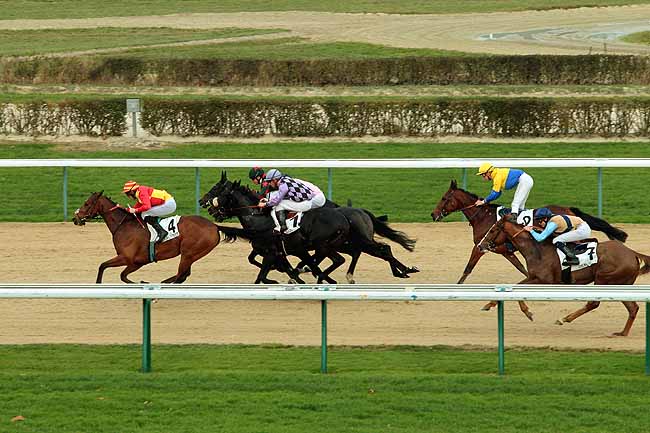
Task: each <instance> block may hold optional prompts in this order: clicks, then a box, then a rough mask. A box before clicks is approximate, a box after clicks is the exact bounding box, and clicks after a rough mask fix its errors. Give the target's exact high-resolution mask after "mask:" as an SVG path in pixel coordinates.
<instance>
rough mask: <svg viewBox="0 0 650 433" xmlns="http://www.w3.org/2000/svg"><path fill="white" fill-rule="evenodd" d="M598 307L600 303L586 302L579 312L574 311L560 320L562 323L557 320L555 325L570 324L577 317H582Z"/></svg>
mask: <svg viewBox="0 0 650 433" xmlns="http://www.w3.org/2000/svg"><path fill="white" fill-rule="evenodd" d="M599 305H600V301H588V302H587V303H586V304H585V306H584V307H582V308H580V309H579V310H576V311H574V312H573V313H571V314H568V315H566V316H564V317H563V318H562V321H560V320H558V321H557V322H556V323H557V324H558V325H561V324H563V323H571V322H573V321H574V320H576V319H577V318H578V317H580V316H582V315H583V314H585V313H588V312H590V311H591V310H595V309H596V308H598V306H599Z"/></svg>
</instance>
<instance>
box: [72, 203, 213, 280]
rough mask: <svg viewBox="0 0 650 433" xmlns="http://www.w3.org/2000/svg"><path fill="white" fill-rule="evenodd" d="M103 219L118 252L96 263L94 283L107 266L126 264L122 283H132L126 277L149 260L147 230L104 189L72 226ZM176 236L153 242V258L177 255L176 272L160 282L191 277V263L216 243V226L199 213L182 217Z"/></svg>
mask: <svg viewBox="0 0 650 433" xmlns="http://www.w3.org/2000/svg"><path fill="white" fill-rule="evenodd" d="M99 217H101V218H103V219H104V222H105V223H106V226H107V227H108V229H109V230H110V232H111V234H112V235H113V245H114V246H115V251H116V252H117V255H116V256H115V257H113V258H112V259H110V260H107V261H105V262H104V263H102V264H100V265H99V270H98V272H97V281H96V282H97V283H101V282H102V276H103V274H104V270H105V269H106V268H113V267H118V266H126V268H125V269H124V270H123V271H122V272H121V273H120V279H121V280H122V281H123V282H125V283H133V281H131V280H129V279H128V278H127V276H128V275H129V274H131V273H132V272H135V271H137V270H138V269H140V268H141V267H142V266H144V265H146V264H147V263H150V260H149V236H150V234H149V230H148V229H147V228H146V227H145V225H144V224H143V223H142V221H141V220H140V219H139V218H138V217H136V216H135V215H134V214H132V213H129V212H128V211H127V210H125V209H124V208H122V207H120V206H119V205H118V204H116V203H115V202H114V201H113V200H111V199H110V198H109V197H107V196H105V195H103V191H101V192H94V193H92V194H91V195H90V197H88V199H87V200H86V202H85V203H84V204H83V206H81V208H79V209H77V210H76V211H75V213H74V217H73V222H74V223H75V225H84V224H85V223H86V220H87V219H92V218H99ZM178 231H179V236H178V237H176V238H174V239H171V240H168V241H165V242H163V243H160V244H156V245H155V257H156V260H167V259H171V258H172V257H176V256H178V255H179V254H180V256H181V259H180V263H179V264H178V272H177V273H176V275H174V276H172V277H170V278H167V279H166V280H164V281H163V283H182V282H183V281H185V280H186V279H187V277H189V276H190V273H191V267H192V263H194V262H195V261H197V260H199V259H200V258H201V257H203V256H205V255H206V254H208V253H209V252H210V251H212V250H213V249H214V247H216V246H217V245H218V244H219V239H220V236H219V228H218V227H217V226H216V225H215V224H214V223H212V222H211V221H210V220H208V219H206V218H203V217H200V216H182V217H181V218H180V220H179V222H178Z"/></svg>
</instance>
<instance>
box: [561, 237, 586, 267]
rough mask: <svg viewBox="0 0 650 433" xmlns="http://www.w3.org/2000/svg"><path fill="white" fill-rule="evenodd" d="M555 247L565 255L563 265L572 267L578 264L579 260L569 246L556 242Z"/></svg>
mask: <svg viewBox="0 0 650 433" xmlns="http://www.w3.org/2000/svg"><path fill="white" fill-rule="evenodd" d="M555 247H556V248H557V249H558V250H560V251H562V252H563V253H564V254H565V255H566V257H565V258H564V264H565V265H566V266H573V265H577V264H579V263H580V260H579V259H578V258H577V257H576V254H575V253H574V252H573V249H572V248H571V247H570V246H569V245H567V244H565V243H564V242H556V243H555Z"/></svg>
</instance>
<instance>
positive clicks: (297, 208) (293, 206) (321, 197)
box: [271, 193, 325, 231]
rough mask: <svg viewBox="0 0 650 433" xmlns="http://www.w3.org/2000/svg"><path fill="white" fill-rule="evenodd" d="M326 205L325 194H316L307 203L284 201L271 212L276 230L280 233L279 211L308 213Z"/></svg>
mask: <svg viewBox="0 0 650 433" xmlns="http://www.w3.org/2000/svg"><path fill="white" fill-rule="evenodd" d="M324 204H325V194H323V193H320V194H316V195H315V196H314V197H312V198H311V199H309V200H305V201H293V200H282V201H281V202H280V203H278V204H277V205H275V206H274V207H273V210H271V217H272V218H273V222H274V223H275V227H276V229H277V230H278V231H279V230H280V222H279V221H278V216H277V215H276V212H277V211H281V210H290V211H294V212H307V211H308V210H312V209H316V208H319V207H322V206H323V205H324Z"/></svg>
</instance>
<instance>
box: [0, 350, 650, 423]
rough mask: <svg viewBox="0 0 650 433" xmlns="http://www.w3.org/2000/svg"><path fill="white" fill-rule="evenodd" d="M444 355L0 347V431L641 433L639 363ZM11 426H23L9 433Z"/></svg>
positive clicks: (633, 359) (610, 356)
mask: <svg viewBox="0 0 650 433" xmlns="http://www.w3.org/2000/svg"><path fill="white" fill-rule="evenodd" d="M496 357H497V356H496V353H494V351H489V352H485V351H462V350H456V349H449V348H439V347H437V348H428V347H420V348H411V347H397V348H370V347H368V348H331V349H330V351H329V370H330V373H329V374H327V375H322V374H320V373H319V371H318V368H319V365H320V364H319V348H316V347H300V348H294V347H270V346H267V347H264V346H256V347H250V346H155V347H154V349H153V360H154V363H153V367H154V372H153V373H150V374H142V373H139V372H137V369H138V367H139V365H140V348H139V346H73V345H39V346H6V345H5V346H1V347H0V391H2V392H0V408H2V409H1V410H0V414H1V415H0V430H1V431H6V432H13V431H20V432H38V433H48V432H94V433H100V432H109V433H113V432H117V431H119V432H124V433H127V432H162V431H165V432H175V433H181V432H193V433H201V432H211V433H212V432H229V433H239V432H242V433H243V432H247V433H248V432H268V433H274V432H282V433H285V432H288V433H293V432H295V433H303V432H314V433H319V432H327V433H331V432H404V433H406V432H434V431H435V432H500V433H509V432H521V431H535V432H554V433H555V432H560V431H577V432H645V431H650V414H648V411H647V410H646V408H647V406H648V404H649V403H650V395H649V394H648V392H647V385H648V384H647V382H648V378H647V377H644V376H643V356H642V355H641V354H632V353H616V352H612V353H599V352H551V351H543V350H526V351H517V350H515V351H508V352H507V353H506V362H507V363H506V366H507V375H506V376H505V377H499V376H497V375H496V374H495V369H496V364H497V361H496ZM17 415H21V416H23V417H24V418H25V420H24V421H19V422H14V423H12V422H11V421H10V420H11V418H12V417H14V416H17Z"/></svg>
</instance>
